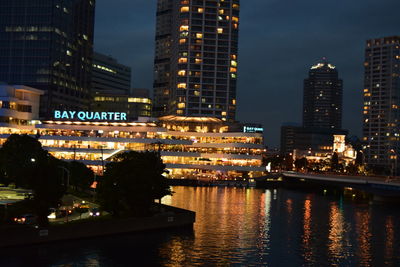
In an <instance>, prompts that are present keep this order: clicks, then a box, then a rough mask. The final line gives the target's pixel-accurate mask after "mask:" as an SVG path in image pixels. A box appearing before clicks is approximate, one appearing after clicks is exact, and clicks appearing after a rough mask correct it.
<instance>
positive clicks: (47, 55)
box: [0, 0, 95, 117]
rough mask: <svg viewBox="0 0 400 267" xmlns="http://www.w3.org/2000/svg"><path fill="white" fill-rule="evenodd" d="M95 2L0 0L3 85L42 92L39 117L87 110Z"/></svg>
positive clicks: (81, 0) (82, 0) (78, 0)
mask: <svg viewBox="0 0 400 267" xmlns="http://www.w3.org/2000/svg"><path fill="white" fill-rule="evenodd" d="M94 8H95V0H69V1H64V0H12V1H10V0H0V17H1V19H0V81H3V82H6V83H9V84H23V85H26V86H31V87H34V88H38V89H41V90H43V91H44V95H42V96H41V105H40V115H41V117H50V116H51V114H52V110H54V109H72V108H73V109H87V108H88V104H89V100H90V86H91V67H92V60H91V59H92V53H93V28H94Z"/></svg>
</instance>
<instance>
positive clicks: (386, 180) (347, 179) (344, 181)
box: [282, 171, 400, 196]
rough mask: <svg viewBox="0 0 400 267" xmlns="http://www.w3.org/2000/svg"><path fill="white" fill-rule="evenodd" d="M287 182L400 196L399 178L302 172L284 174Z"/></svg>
mask: <svg viewBox="0 0 400 267" xmlns="http://www.w3.org/2000/svg"><path fill="white" fill-rule="evenodd" d="M282 175H283V177H284V178H285V179H284V181H285V182H296V181H300V182H308V183H310V184H313V185H315V184H319V185H327V186H332V185H336V186H350V187H355V188H357V189H361V190H364V191H367V192H371V193H374V194H378V195H379V194H380V195H386V196H388V195H389V196H400V180H399V177H383V176H380V177H379V176H351V175H338V174H315V173H300V172H292V171H288V172H283V173H282Z"/></svg>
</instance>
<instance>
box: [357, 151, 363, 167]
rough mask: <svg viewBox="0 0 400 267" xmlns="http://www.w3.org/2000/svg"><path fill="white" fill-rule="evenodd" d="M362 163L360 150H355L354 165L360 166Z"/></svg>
mask: <svg viewBox="0 0 400 267" xmlns="http://www.w3.org/2000/svg"><path fill="white" fill-rule="evenodd" d="M363 164H364V154H363V152H362V151H361V150H359V151H357V155H356V160H355V165H356V166H361V165H363Z"/></svg>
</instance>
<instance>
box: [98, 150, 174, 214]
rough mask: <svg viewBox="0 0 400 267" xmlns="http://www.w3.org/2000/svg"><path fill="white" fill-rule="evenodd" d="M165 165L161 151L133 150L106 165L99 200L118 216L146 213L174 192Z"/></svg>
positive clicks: (103, 206)
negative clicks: (166, 176)
mask: <svg viewBox="0 0 400 267" xmlns="http://www.w3.org/2000/svg"><path fill="white" fill-rule="evenodd" d="M164 169H165V165H164V163H163V162H162V160H161V157H160V154H159V153H158V152H135V151H130V152H126V153H123V154H119V155H117V156H116V158H115V161H114V162H111V163H109V164H107V165H106V171H105V173H104V176H103V178H102V179H101V180H100V181H99V187H98V188H99V189H98V199H99V201H100V204H101V206H102V208H103V209H104V210H107V211H109V212H111V213H112V214H113V215H114V216H120V215H129V216H146V215H149V214H150V213H151V208H152V206H153V204H154V200H155V199H160V198H162V197H163V196H165V195H170V194H171V190H170V188H169V186H168V185H167V180H166V178H165V177H164V176H163V175H162V174H163V173H164V172H165V170H164Z"/></svg>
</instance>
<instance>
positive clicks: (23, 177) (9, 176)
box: [0, 134, 65, 226]
mask: <svg viewBox="0 0 400 267" xmlns="http://www.w3.org/2000/svg"><path fill="white" fill-rule="evenodd" d="M0 165H1V166H2V170H4V176H5V179H6V180H7V181H8V182H9V183H14V184H15V186H16V187H22V188H26V189H32V191H33V200H32V201H33V209H34V210H35V212H36V215H37V216H38V223H39V225H41V226H46V225H47V224H48V219H47V216H48V214H49V209H50V208H51V207H56V206H57V205H58V204H59V203H60V199H61V198H62V196H63V194H64V192H65V187H64V186H63V183H64V181H63V179H62V177H63V176H62V172H61V171H62V170H61V169H60V168H59V167H60V166H61V165H62V161H61V160H58V159H56V158H54V157H53V156H51V155H50V154H48V152H47V151H46V150H44V149H43V148H42V145H41V144H40V142H39V141H38V140H36V139H35V138H32V137H30V136H28V135H15V134H13V135H11V136H10V137H9V138H8V139H7V141H6V142H5V143H4V145H3V147H2V148H1V149H0Z"/></svg>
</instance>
